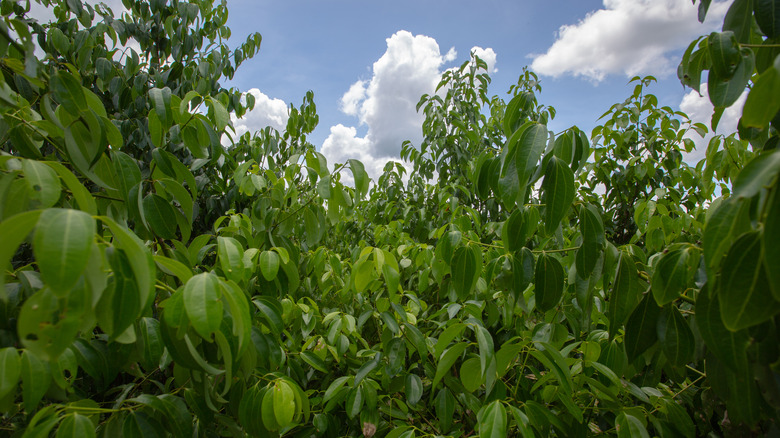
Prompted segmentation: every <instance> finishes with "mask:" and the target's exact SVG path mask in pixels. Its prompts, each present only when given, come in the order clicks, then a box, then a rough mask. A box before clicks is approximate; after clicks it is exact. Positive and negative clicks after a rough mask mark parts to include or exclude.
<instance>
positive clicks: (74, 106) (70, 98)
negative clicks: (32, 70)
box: [51, 69, 87, 115]
mask: <svg viewBox="0 0 780 438" xmlns="http://www.w3.org/2000/svg"><path fill="white" fill-rule="evenodd" d="M51 90H52V91H53V92H54V98H55V99H57V101H58V102H59V103H60V104H61V105H62V106H63V107H64V108H65V110H66V111H67V112H69V113H70V114H73V115H76V114H79V113H80V112H81V111H82V110H86V109H87V98H86V97H85V95H84V89H83V88H82V87H81V83H80V81H79V80H78V79H76V78H75V77H74V76H73V75H72V74H70V73H68V72H66V71H63V70H62V69H58V70H57V72H56V73H55V74H53V75H52V76H51Z"/></svg>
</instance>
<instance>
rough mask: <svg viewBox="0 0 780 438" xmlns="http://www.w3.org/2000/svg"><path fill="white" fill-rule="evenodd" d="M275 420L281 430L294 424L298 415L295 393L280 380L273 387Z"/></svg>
mask: <svg viewBox="0 0 780 438" xmlns="http://www.w3.org/2000/svg"><path fill="white" fill-rule="evenodd" d="M272 391H273V405H274V418H275V419H276V423H277V424H278V425H279V428H285V427H287V426H290V425H291V424H292V423H293V417H294V416H295V413H296V410H297V409H296V406H295V393H294V392H293V389H292V388H291V387H290V384H289V383H287V382H285V381H284V380H278V381H276V383H274V386H273V390H272Z"/></svg>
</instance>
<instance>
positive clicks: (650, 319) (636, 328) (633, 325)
mask: <svg viewBox="0 0 780 438" xmlns="http://www.w3.org/2000/svg"><path fill="white" fill-rule="evenodd" d="M660 315H661V309H660V308H659V307H658V305H657V304H656V302H655V300H654V299H653V297H652V296H651V294H645V297H644V298H643V299H642V301H641V302H640V303H639V305H638V306H637V307H636V309H634V311H633V312H632V313H631V316H629V317H628V321H626V335H625V345H626V354H627V355H628V360H629V362H633V361H634V359H636V358H637V357H639V356H640V355H642V353H644V352H645V351H647V349H648V348H650V347H652V346H653V344H655V343H656V341H657V340H658V334H657V330H656V326H657V325H658V318H659V317H660Z"/></svg>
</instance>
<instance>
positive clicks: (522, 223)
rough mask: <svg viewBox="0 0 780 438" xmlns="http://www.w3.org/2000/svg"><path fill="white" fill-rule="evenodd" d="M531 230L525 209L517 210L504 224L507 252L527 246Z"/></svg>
mask: <svg viewBox="0 0 780 438" xmlns="http://www.w3.org/2000/svg"><path fill="white" fill-rule="evenodd" d="M529 228H530V227H529V224H528V223H527V221H526V214H525V208H522V207H521V208H517V209H515V211H513V212H512V214H511V215H510V216H509V218H508V219H507V220H506V222H504V226H503V228H502V230H501V240H503V242H504V247H505V248H506V250H507V252H516V251H519V250H520V249H522V248H523V247H524V246H525V244H526V242H527V241H528V238H529V237H530V236H528V232H529V231H530V230H529ZM459 234H460V233H459Z"/></svg>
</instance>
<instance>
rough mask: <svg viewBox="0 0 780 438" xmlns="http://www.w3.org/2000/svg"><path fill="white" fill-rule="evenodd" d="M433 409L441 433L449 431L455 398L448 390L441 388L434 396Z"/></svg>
mask: <svg viewBox="0 0 780 438" xmlns="http://www.w3.org/2000/svg"><path fill="white" fill-rule="evenodd" d="M433 408H434V410H435V411H436V417H438V419H439V426H440V427H441V429H442V431H448V430H450V426H451V425H452V416H453V414H455V397H454V396H453V395H452V392H450V390H449V389H448V388H446V387H445V388H442V389H441V390H440V391H439V393H438V394H436V399H435V404H434V405H433Z"/></svg>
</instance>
